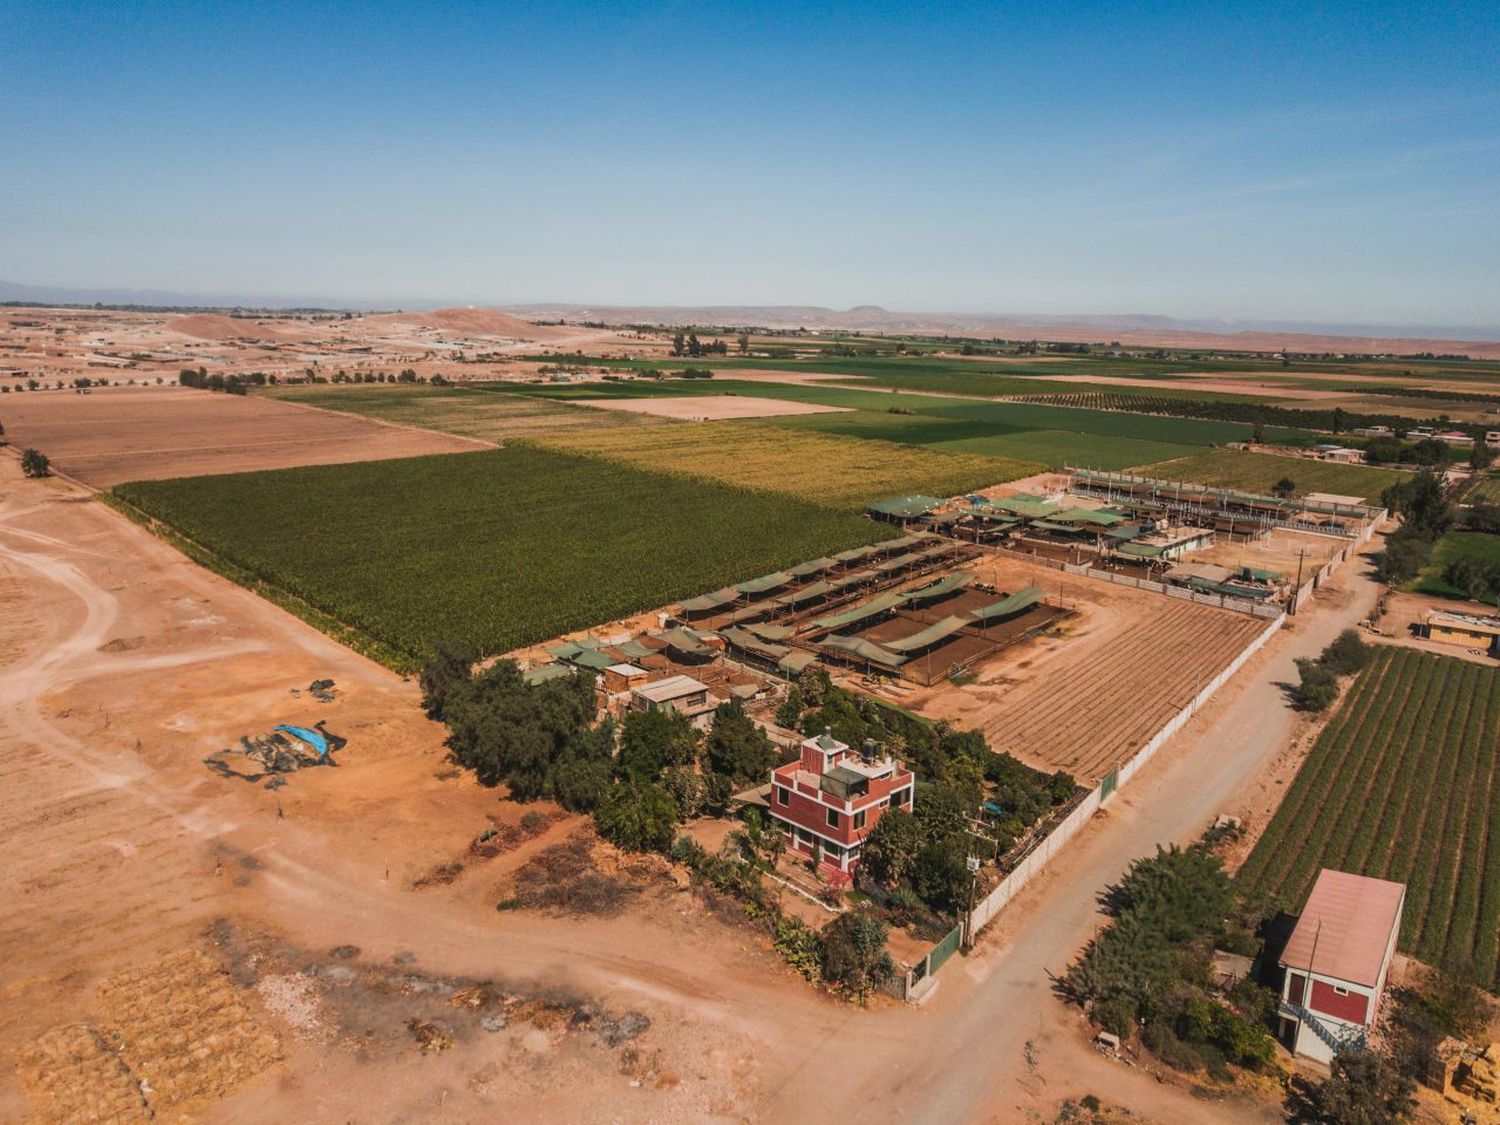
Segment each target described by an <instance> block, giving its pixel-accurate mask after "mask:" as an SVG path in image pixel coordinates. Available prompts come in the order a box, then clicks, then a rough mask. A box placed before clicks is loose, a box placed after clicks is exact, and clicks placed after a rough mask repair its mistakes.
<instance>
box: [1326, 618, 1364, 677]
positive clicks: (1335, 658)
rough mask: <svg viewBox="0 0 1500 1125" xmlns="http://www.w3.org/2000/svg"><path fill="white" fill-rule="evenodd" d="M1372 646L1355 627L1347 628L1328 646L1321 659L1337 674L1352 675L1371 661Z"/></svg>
mask: <svg viewBox="0 0 1500 1125" xmlns="http://www.w3.org/2000/svg"><path fill="white" fill-rule="evenodd" d="M1371 655H1372V653H1371V651H1370V646H1369V645H1367V644H1365V642H1364V641H1363V640H1362V639H1361V638H1360V635H1359V634H1358V633H1356V632H1355V631H1354V630H1353V629H1345V630H1344V631H1343V632H1342V633H1340V634H1339V635H1338V636H1337V637H1335V638H1334V639H1333V642H1332V643H1331V644H1329V646H1328V647H1327V648H1325V649H1324V650H1323V655H1322V656H1321V657H1319V660H1321V661H1322V662H1323V664H1324V665H1325V666H1326V667H1327V668H1328V670H1329V671H1330V672H1332V673H1333V674H1334V675H1336V676H1352V675H1353V674H1354V673H1355V672H1358V671H1359V670H1360V669H1361V668H1363V667H1364V666H1365V665H1366V664H1368V663H1369V662H1370V657H1371Z"/></svg>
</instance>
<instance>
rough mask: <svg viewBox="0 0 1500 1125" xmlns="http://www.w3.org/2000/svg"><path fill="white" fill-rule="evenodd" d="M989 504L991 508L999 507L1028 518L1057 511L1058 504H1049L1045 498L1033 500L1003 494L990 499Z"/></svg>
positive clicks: (1004, 510) (1048, 514) (1003, 510)
mask: <svg viewBox="0 0 1500 1125" xmlns="http://www.w3.org/2000/svg"><path fill="white" fill-rule="evenodd" d="M988 504H989V506H990V507H991V508H999V509H1000V510H1001V511H1002V512H1011V513H1012V514H1014V515H1018V516H1026V517H1027V518H1028V519H1036V518H1038V517H1040V516H1050V515H1051V514H1052V513H1054V512H1056V511H1057V505H1056V504H1048V503H1047V502H1046V501H1045V500H1033V499H1031V498H1030V497H1026V496H1001V497H999V498H998V499H995V500H990V501H988Z"/></svg>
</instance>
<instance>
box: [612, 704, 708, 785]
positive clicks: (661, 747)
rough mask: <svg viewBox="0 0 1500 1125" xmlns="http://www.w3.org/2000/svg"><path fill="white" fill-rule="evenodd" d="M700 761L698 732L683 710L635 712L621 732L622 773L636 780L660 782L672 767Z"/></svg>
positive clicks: (622, 775) (620, 767) (628, 715)
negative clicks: (665, 771) (663, 774)
mask: <svg viewBox="0 0 1500 1125" xmlns="http://www.w3.org/2000/svg"><path fill="white" fill-rule="evenodd" d="M697 760H698V732H697V731H696V730H694V729H693V724H692V722H691V720H689V719H688V717H687V716H686V715H684V714H682V712H680V711H673V710H668V709H662V710H657V711H631V712H629V713H628V714H626V716H625V722H624V725H623V726H622V728H621V733H620V761H619V773H620V776H621V777H623V778H629V779H633V780H636V781H656V780H657V779H658V778H660V777H661V775H662V771H664V770H666V769H667V768H668V767H670V766H687V765H692V764H693V763H694V762H696V761H697Z"/></svg>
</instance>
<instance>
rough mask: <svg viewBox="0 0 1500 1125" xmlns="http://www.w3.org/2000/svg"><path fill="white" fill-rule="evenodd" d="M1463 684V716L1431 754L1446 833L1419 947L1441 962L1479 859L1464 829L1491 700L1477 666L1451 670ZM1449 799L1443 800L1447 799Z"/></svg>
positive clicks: (1438, 848) (1420, 909)
mask: <svg viewBox="0 0 1500 1125" xmlns="http://www.w3.org/2000/svg"><path fill="white" fill-rule="evenodd" d="M1451 671H1452V672H1453V674H1454V678H1455V679H1456V680H1457V681H1458V684H1459V705H1458V708H1457V709H1456V710H1457V711H1458V712H1459V714H1457V715H1456V716H1455V721H1454V722H1452V723H1450V724H1448V728H1447V730H1446V732H1445V734H1444V737H1443V742H1442V744H1441V746H1440V748H1439V749H1438V753H1439V755H1440V756H1439V757H1433V756H1432V755H1431V754H1429V755H1428V764H1429V768H1430V769H1431V770H1432V772H1433V773H1435V774H1437V775H1438V776H1439V778H1440V779H1441V784H1440V791H1439V794H1438V797H1437V798H1436V800H1435V803H1436V802H1440V803H1441V805H1442V810H1441V813H1442V828H1441V831H1440V832H1433V833H1430V834H1429V838H1430V841H1431V844H1432V849H1433V854H1432V857H1431V858H1432V862H1431V863H1430V864H1424V866H1423V869H1424V870H1430V871H1431V877H1430V878H1429V879H1427V880H1425V881H1424V882H1425V883H1426V884H1427V885H1426V886H1425V887H1424V888H1422V889H1421V894H1420V900H1419V902H1418V903H1417V911H1416V913H1417V916H1418V926H1417V931H1416V935H1415V938H1414V940H1413V946H1414V948H1415V949H1416V950H1417V954H1418V956H1420V957H1422V958H1424V959H1426V960H1428V961H1434V960H1441V959H1442V957H1443V952H1444V949H1445V948H1446V945H1447V942H1448V936H1449V929H1450V927H1451V926H1452V925H1453V919H1454V915H1455V914H1456V913H1457V912H1458V901H1459V898H1460V897H1461V896H1462V895H1464V894H1467V893H1468V891H1470V890H1471V889H1472V887H1471V885H1470V883H1469V881H1468V879H1467V878H1466V873H1465V869H1466V868H1467V867H1469V866H1470V864H1471V863H1472V859H1473V857H1471V856H1468V855H1465V854H1464V850H1463V838H1464V826H1465V824H1466V823H1467V822H1468V818H1469V814H1470V809H1471V808H1472V806H1473V802H1474V800H1475V796H1476V794H1475V791H1474V790H1475V773H1476V771H1477V770H1478V768H1479V752H1478V746H1477V745H1476V744H1475V742H1474V740H1473V739H1472V738H1471V737H1468V734H1469V732H1472V731H1473V730H1474V728H1475V724H1477V723H1482V721H1483V712H1484V705H1485V703H1486V700H1484V699H1481V698H1478V697H1477V696H1476V694H1475V691H1474V688H1475V687H1476V686H1478V679H1479V677H1478V675H1477V674H1476V673H1478V672H1479V671H1480V669H1479V667H1478V666H1477V665H1473V664H1463V665H1460V666H1458V667H1457V668H1454V669H1452V670H1451ZM1445 797H1446V799H1443V798H1445Z"/></svg>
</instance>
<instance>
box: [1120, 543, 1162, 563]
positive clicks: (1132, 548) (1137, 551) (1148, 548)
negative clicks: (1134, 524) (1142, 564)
mask: <svg viewBox="0 0 1500 1125" xmlns="http://www.w3.org/2000/svg"><path fill="white" fill-rule="evenodd" d="M1115 550H1117V551H1119V552H1120V554H1122V555H1130V556H1131V557H1132V558H1137V559H1154V558H1157V557H1158V556H1160V555H1161V551H1162V547H1161V544H1160V543H1121V544H1120V545H1119V546H1118V547H1116V548H1115Z"/></svg>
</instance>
